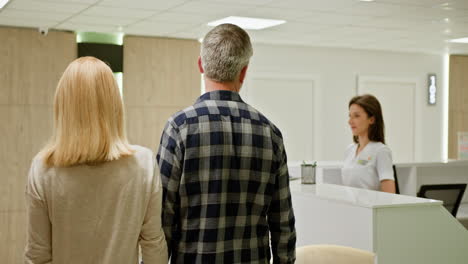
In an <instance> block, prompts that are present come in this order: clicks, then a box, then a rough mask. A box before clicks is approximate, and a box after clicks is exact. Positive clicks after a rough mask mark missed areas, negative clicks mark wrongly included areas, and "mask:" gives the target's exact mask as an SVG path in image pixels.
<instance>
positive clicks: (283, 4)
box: [268, 0, 356, 11]
mask: <svg viewBox="0 0 468 264" xmlns="http://www.w3.org/2000/svg"><path fill="white" fill-rule="evenodd" d="M355 3H356V0H326V1H322V0H288V1H284V0H273V1H272V2H270V3H268V6H270V7H280V8H295V9H298V10H299V9H300V10H315V11H336V10H340V9H343V8H346V7H350V6H352V5H353V4H355ZM298 7H300V8H298Z"/></svg>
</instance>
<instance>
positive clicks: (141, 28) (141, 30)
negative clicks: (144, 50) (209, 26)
mask: <svg viewBox="0 0 468 264" xmlns="http://www.w3.org/2000/svg"><path fill="white" fill-rule="evenodd" d="M190 27H191V25H190V24H186V23H178V24H177V23H172V22H164V21H142V22H138V23H135V24H133V25H131V26H128V27H126V28H124V29H123V31H124V32H125V33H126V34H145V32H147V33H148V34H150V35H158V34H159V35H161V36H167V35H168V34H172V33H177V32H179V31H184V30H186V29H188V28H190Z"/></svg>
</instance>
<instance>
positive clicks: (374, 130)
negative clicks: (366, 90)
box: [348, 94, 385, 144]
mask: <svg viewBox="0 0 468 264" xmlns="http://www.w3.org/2000/svg"><path fill="white" fill-rule="evenodd" d="M353 104H356V105H359V106H360V107H362V109H364V111H365V112H366V114H367V116H368V117H369V118H371V117H374V119H375V120H374V123H373V124H371V125H370V126H369V133H368V135H369V140H371V141H376V142H382V143H383V144H385V124H384V120H383V115H382V107H381V106H380V103H379V100H377V98H375V96H373V95H371V94H364V95H358V96H355V97H353V98H352V99H351V100H350V101H349V105H348V108H349V107H351V105H353ZM353 141H354V142H355V143H359V141H358V137H357V136H353Z"/></svg>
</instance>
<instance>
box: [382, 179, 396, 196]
mask: <svg viewBox="0 0 468 264" xmlns="http://www.w3.org/2000/svg"><path fill="white" fill-rule="evenodd" d="M380 190H381V191H382V192H388V193H395V192H396V188H395V181H392V180H383V181H381V182H380Z"/></svg>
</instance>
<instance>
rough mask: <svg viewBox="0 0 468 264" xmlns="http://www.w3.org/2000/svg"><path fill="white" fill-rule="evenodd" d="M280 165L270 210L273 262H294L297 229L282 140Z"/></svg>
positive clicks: (280, 143)
mask: <svg viewBox="0 0 468 264" xmlns="http://www.w3.org/2000/svg"><path fill="white" fill-rule="evenodd" d="M278 154H279V155H280V156H279V166H278V171H277V178H276V183H275V190H274V194H273V197H272V201H271V204H270V207H269V210H268V225H269V228H270V232H271V247H272V253H273V263H274V264H280V263H281V264H283V263H288V264H289V263H294V262H295V259H296V252H295V248H296V229H295V227H294V225H295V218H294V212H293V208H292V201H291V192H290V189H289V173H288V166H287V157H286V151H285V149H284V145H283V142H282V140H281V141H280V142H279V144H278Z"/></svg>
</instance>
